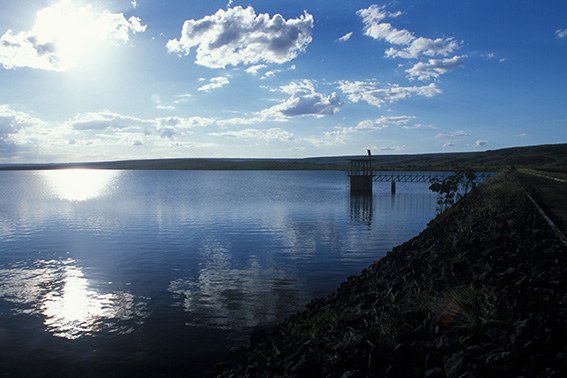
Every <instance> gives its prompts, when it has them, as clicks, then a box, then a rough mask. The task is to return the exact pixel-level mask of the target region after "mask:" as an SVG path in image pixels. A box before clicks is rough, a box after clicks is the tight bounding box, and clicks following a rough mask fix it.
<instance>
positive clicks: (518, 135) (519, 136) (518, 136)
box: [516, 133, 528, 138]
mask: <svg viewBox="0 0 567 378" xmlns="http://www.w3.org/2000/svg"><path fill="white" fill-rule="evenodd" d="M527 135H528V134H526V133H521V134H516V138H525V137H526V136H527Z"/></svg>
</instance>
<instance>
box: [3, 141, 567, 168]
mask: <svg viewBox="0 0 567 378" xmlns="http://www.w3.org/2000/svg"><path fill="white" fill-rule="evenodd" d="M361 157H364V156H331V157H313V158H303V159H222V158H218V159H212V158H200V159H197V158H191V159H151V160H125V161H111V162H96V163H69V164H22V165H0V169H4V170H7V169H10V170H23V169H59V168H78V167H79V168H101V169H180V170H323V169H330V170H345V169H348V168H349V166H350V160H351V159H354V158H361ZM373 162H374V163H373V166H374V169H378V170H453V169H454V168H455V167H468V168H471V169H474V170H483V171H498V170H501V169H506V168H510V167H512V166H514V167H516V168H532V169H540V170H548V171H556V172H567V144H565V143H564V144H549V145H539V146H528V147H514V148H504V149H499V150H489V151H483V152H457V153H435V154H415V155H375V156H373Z"/></svg>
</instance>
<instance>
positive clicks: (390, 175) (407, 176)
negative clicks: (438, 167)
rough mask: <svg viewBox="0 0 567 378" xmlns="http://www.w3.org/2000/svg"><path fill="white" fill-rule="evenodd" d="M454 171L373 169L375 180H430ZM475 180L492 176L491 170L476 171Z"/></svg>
mask: <svg viewBox="0 0 567 378" xmlns="http://www.w3.org/2000/svg"><path fill="white" fill-rule="evenodd" d="M454 174H455V173H454V172H384V171H375V172H374V174H373V176H374V181H375V182H430V181H431V180H433V179H437V180H444V179H446V178H447V177H449V176H451V175H454ZM475 175H476V179H475V181H476V182H481V181H484V180H486V179H487V178H488V177H491V176H494V173H492V172H476V173H475Z"/></svg>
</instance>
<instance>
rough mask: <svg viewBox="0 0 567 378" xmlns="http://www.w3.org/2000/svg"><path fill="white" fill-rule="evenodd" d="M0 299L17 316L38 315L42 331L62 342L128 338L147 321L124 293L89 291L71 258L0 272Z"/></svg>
mask: <svg viewBox="0 0 567 378" xmlns="http://www.w3.org/2000/svg"><path fill="white" fill-rule="evenodd" d="M0 298H2V299H4V300H6V301H9V302H12V303H14V304H15V306H13V308H12V311H13V312H14V313H16V314H27V315H40V316H42V317H43V324H44V326H45V327H46V329H47V331H49V332H50V333H52V334H53V335H54V336H57V337H62V338H66V339H77V338H79V337H82V336H87V335H95V334H96V333H98V332H114V333H120V334H124V333H129V332H131V331H133V325H135V324H136V323H137V322H141V321H142V320H143V319H144V318H145V317H146V316H147V310H146V304H145V302H143V301H142V300H141V299H140V298H136V297H134V295H132V294H130V293H128V292H123V291H120V292H111V293H105V294H102V293H99V292H98V291H97V290H94V289H92V288H91V287H90V284H89V281H88V280H87V278H85V276H84V273H83V271H82V270H81V268H80V267H79V266H77V264H76V262H75V261H74V260H72V259H67V260H63V261H56V260H51V261H44V260H41V261H36V262H35V263H34V264H33V265H32V266H24V267H18V266H14V267H12V268H10V269H0Z"/></svg>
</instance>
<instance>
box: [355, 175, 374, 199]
mask: <svg viewBox="0 0 567 378" xmlns="http://www.w3.org/2000/svg"><path fill="white" fill-rule="evenodd" d="M350 193H351V194H366V195H372V176H371V175H352V176H350Z"/></svg>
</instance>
